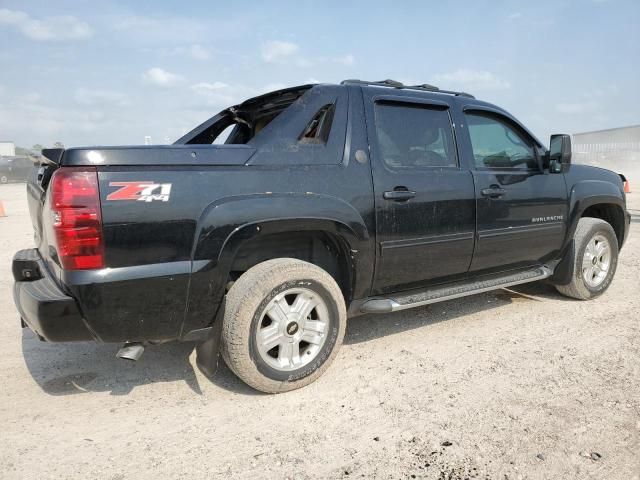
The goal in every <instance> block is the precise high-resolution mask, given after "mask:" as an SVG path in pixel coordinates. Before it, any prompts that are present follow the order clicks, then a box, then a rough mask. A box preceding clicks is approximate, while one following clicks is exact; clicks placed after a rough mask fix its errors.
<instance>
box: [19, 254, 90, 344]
mask: <svg viewBox="0 0 640 480" xmlns="http://www.w3.org/2000/svg"><path fill="white" fill-rule="evenodd" d="M12 267H13V268H12V270H13V276H14V280H15V284H14V286H13V299H14V302H15V304H16V308H17V309H18V312H20V316H21V317H22V320H23V321H24V323H25V324H27V326H28V327H29V328H30V329H31V330H33V331H34V332H35V333H36V334H38V335H39V336H40V337H41V338H43V339H44V340H47V341H50V342H71V341H80V340H93V339H94V337H93V335H92V334H91V332H90V331H89V329H88V328H87V326H86V324H85V322H84V321H83V319H82V314H81V313H80V310H79V308H78V305H77V304H76V301H75V300H74V299H73V297H70V296H69V295H67V294H66V293H65V292H64V291H63V290H62V289H61V288H60V287H59V285H58V284H57V283H56V281H55V280H54V279H53V278H52V277H51V274H50V273H49V271H48V270H47V268H46V267H45V265H44V262H43V261H42V258H41V257H40V254H39V253H38V251H37V250H35V249H29V250H20V251H19V252H18V253H16V254H15V256H14V258H13V265H12Z"/></svg>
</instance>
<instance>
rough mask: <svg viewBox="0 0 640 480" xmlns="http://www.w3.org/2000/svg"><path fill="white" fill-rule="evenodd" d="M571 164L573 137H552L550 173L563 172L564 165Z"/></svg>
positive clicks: (550, 144)
mask: <svg viewBox="0 0 640 480" xmlns="http://www.w3.org/2000/svg"><path fill="white" fill-rule="evenodd" d="M570 164H571V137H570V136H569V135H565V134H559V135H551V141H550V142H549V171H550V172H552V173H560V172H562V166H563V165H570Z"/></svg>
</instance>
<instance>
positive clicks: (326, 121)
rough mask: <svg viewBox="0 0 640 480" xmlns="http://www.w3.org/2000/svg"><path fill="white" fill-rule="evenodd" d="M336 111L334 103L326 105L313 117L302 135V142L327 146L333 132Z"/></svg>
mask: <svg viewBox="0 0 640 480" xmlns="http://www.w3.org/2000/svg"><path fill="white" fill-rule="evenodd" d="M334 111H335V105H334V104H333V103H331V104H329V105H325V106H324V107H322V108H321V109H320V110H318V113H316V114H315V115H314V116H313V118H312V119H311V121H310V122H309V124H308V125H307V127H306V128H305V129H304V131H303V132H302V134H301V135H300V139H299V140H300V142H301V143H308V144H316V145H319V144H320V145H322V144H326V143H327V140H329V133H330V132H331V124H332V123H333V113H334Z"/></svg>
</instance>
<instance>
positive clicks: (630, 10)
mask: <svg viewBox="0 0 640 480" xmlns="http://www.w3.org/2000/svg"><path fill="white" fill-rule="evenodd" d="M347 78H360V79H367V80H380V79H385V78H392V79H396V80H399V81H402V82H404V83H411V84H418V83H431V84H434V85H437V86H439V87H440V88H443V89H457V90H464V91H467V92H469V93H472V94H473V95H475V96H476V97H477V98H480V99H482V100H486V101H489V102H492V103H495V104H497V105H499V106H501V107H503V108H505V109H506V110H508V111H509V112H511V113H512V114H513V115H515V116H516V117H517V118H519V119H520V120H521V121H522V122H523V123H524V124H525V125H527V126H528V127H529V129H530V130H532V131H533V132H534V133H535V134H536V135H537V136H538V138H540V140H542V141H543V143H547V142H548V137H549V135H550V134H551V133H578V132H583V131H590V130H598V129H605V128H613V127H619V126H626V125H637V124H640V1H639V0H555V1H543V0H538V1H535V2H532V1H516V0H494V1H490V0H475V1H463V0H458V1H451V2H442V1H430V0H422V1H416V2H411V1H404V2H403V1H395V2H389V1H385V2H376V1H373V0H369V1H367V2H358V1H352V2H346V1H344V0H343V1H330V0H325V1H322V2H319V1H318V2H317V1H309V0H295V1H273V2H251V1H248V0H247V1H244V2H220V3H218V2H211V1H202V2H198V1H189V2H185V1H183V2H167V1H164V0H155V1H148V0H140V1H135V2H133V1H130V2H124V1H100V2H96V1H95V0H91V1H89V0H87V1H84V0H77V1H69V0H59V1H56V2H51V1H50V0H47V1H28V0H27V1H25V0H21V1H12V0H0V140H13V141H14V142H16V144H17V145H19V146H23V147H31V146H32V145H34V144H36V143H39V144H43V145H45V146H50V145H52V144H53V143H54V142H57V141H59V142H62V143H63V144H65V145H66V146H82V145H85V146H86V145H130V144H142V143H144V137H145V136H147V135H148V136H150V137H151V138H152V141H153V143H158V144H160V143H171V142H173V141H174V140H176V139H177V138H179V137H180V136H181V135H183V134H184V133H186V132H187V131H189V130H191V129H192V128H193V127H195V126H196V125H198V124H199V123H201V122H202V121H204V120H206V119H207V118H209V117H211V116H213V115H214V114H215V113H217V112H218V111H220V110H221V109H223V108H225V107H227V106H229V105H232V104H235V103H238V102H241V101H242V100H244V99H246V98H249V97H252V96H255V95H258V94H260V93H264V92H267V91H270V90H275V89H278V88H282V87H285V86H293V85H298V84H303V83H309V82H327V83H337V82H340V81H341V80H344V79H347Z"/></svg>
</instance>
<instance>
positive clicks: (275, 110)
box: [175, 85, 312, 145]
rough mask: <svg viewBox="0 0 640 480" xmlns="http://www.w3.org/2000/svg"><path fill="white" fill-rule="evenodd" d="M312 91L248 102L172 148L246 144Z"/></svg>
mask: <svg viewBox="0 0 640 480" xmlns="http://www.w3.org/2000/svg"><path fill="white" fill-rule="evenodd" d="M311 87H312V85H303V86H301V87H294V88H289V89H286V90H278V91H276V92H271V93H267V94H265V95H261V96H259V97H255V98H252V99H249V100H247V101H245V102H243V103H241V104H240V105H236V106H234V107H230V108H228V109H226V110H224V111H222V112H221V113H219V114H218V115H216V116H215V117H213V118H211V119H209V120H207V121H206V122H204V123H203V124H201V125H199V126H198V127H196V128H195V129H193V130H192V131H191V132H189V133H187V134H186V135H184V136H183V137H182V138H180V139H179V140H177V141H176V142H175V144H176V145H185V144H187V145H211V144H214V143H215V144H220V143H224V144H227V145H229V144H232V145H233V144H235V145H238V144H246V143H248V142H249V141H250V140H251V139H253V138H254V137H255V136H256V135H258V134H259V133H260V132H261V131H262V129H264V127H266V126H267V125H268V124H269V123H270V122H271V121H273V119H274V118H276V117H277V116H278V115H280V114H281V113H282V112H283V111H284V110H286V109H287V108H288V107H289V106H290V105H291V104H293V103H294V102H295V101H296V100H297V99H298V98H300V97H301V96H302V95H303V94H304V93H305V92H306V91H307V90H309V89H310V88H311ZM225 136H226V138H225Z"/></svg>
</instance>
